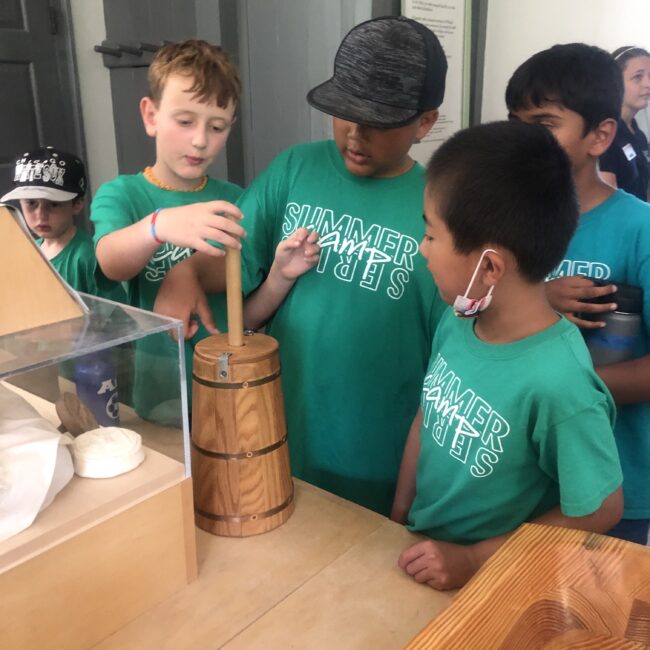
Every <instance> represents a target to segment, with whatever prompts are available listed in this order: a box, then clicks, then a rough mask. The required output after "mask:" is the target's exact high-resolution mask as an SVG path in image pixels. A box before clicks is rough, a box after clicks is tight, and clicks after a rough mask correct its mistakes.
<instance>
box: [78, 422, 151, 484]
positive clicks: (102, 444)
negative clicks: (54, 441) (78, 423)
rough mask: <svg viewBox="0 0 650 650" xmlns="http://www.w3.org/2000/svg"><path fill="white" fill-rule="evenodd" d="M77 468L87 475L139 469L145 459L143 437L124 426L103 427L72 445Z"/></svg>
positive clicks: (93, 476)
mask: <svg viewBox="0 0 650 650" xmlns="http://www.w3.org/2000/svg"><path fill="white" fill-rule="evenodd" d="M70 447H71V449H72V460H73V463H74V471H75V474H77V475H78V476H83V477H85V478H111V477H113V476H118V475H120V474H124V473H126V472H130V471H131V470H133V469H135V468H136V467H137V466H138V465H139V464H140V463H141V462H142V461H143V460H144V449H143V448H142V438H141V436H140V435H139V434H138V433H136V432H135V431H131V430H130V429H123V428H121V427H100V428H98V429H92V430H91V431H86V433H82V434H81V435H79V436H77V437H76V438H75V439H74V441H73V442H72V443H71V444H70Z"/></svg>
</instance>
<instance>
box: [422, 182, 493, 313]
mask: <svg viewBox="0 0 650 650" xmlns="http://www.w3.org/2000/svg"><path fill="white" fill-rule="evenodd" d="M424 223H425V230H424V237H423V238H422V242H421V243H420V253H421V254H422V255H423V257H424V258H425V259H426V261H427V269H429V272H430V273H431V275H432V276H433V280H434V282H435V283H436V286H437V287H438V291H439V292H440V297H441V298H442V299H443V300H444V301H445V302H446V303H447V304H449V305H452V304H453V303H454V300H455V299H456V296H458V295H463V294H464V293H465V290H466V289H467V284H468V282H469V280H470V278H471V277H472V272H473V270H474V266H475V264H476V261H477V260H475V259H474V258H473V256H471V255H465V254H463V253H459V252H458V251H457V250H456V249H455V247H454V239H453V237H452V234H451V233H450V232H449V229H448V228H447V225H446V224H445V222H444V221H443V220H442V219H441V218H440V217H439V216H438V210H437V208H436V200H435V196H433V193H432V191H431V189H430V186H429V185H427V187H426V189H425V190H424ZM477 284H478V282H474V285H475V286H476V285H477ZM474 288H475V287H472V291H471V292H470V297H476V296H474V295H473V293H474ZM484 293H485V292H484Z"/></svg>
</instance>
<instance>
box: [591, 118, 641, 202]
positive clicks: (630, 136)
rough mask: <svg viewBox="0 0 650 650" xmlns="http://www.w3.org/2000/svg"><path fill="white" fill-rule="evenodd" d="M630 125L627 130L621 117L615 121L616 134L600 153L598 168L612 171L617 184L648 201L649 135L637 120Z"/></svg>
mask: <svg viewBox="0 0 650 650" xmlns="http://www.w3.org/2000/svg"><path fill="white" fill-rule="evenodd" d="M632 128H633V130H632V131H630V129H629V128H628V126H627V124H625V122H624V121H623V120H619V121H618V129H617V131H616V137H615V138H614V140H613V142H612V144H611V145H610V147H609V149H608V150H607V151H606V152H605V153H604V154H603V155H602V156H601V157H600V169H601V171H603V172H610V173H612V174H615V175H616V184H617V185H618V187H620V188H621V189H623V190H625V191H626V192H628V193H629V194H634V196H638V197H639V198H640V199H642V200H643V201H647V200H648V180H650V163H649V157H648V156H649V154H648V139H647V138H646V137H645V134H644V133H643V131H641V129H639V126H638V124H637V123H636V120H632Z"/></svg>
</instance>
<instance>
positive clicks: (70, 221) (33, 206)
mask: <svg viewBox="0 0 650 650" xmlns="http://www.w3.org/2000/svg"><path fill="white" fill-rule="evenodd" d="M82 207H83V199H73V200H71V201H62V202H58V201H49V200H48V199H20V209H21V210H22V213H23V215H24V216H25V221H26V222H27V225H28V226H29V229H30V230H31V231H32V232H33V233H34V234H35V235H36V236H37V237H42V238H43V239H59V238H60V237H63V235H65V233H66V232H68V230H70V228H72V227H73V226H74V217H75V216H76V215H77V214H79V212H81V209H82Z"/></svg>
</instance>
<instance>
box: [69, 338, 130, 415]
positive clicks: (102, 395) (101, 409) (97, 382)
mask: <svg viewBox="0 0 650 650" xmlns="http://www.w3.org/2000/svg"><path fill="white" fill-rule="evenodd" d="M74 381H75V384H76V387H77V397H78V398H79V399H80V400H81V401H82V402H83V403H84V404H85V405H86V406H87V407H88V409H90V411H91V412H92V414H93V415H94V416H95V419H96V420H97V423H98V424H100V425H101V426H105V427H117V426H119V425H120V412H119V399H118V395H117V376H116V373H115V367H114V365H113V362H112V361H111V351H110V350H102V351H101V352H93V353H92V354H87V355H85V356H83V357H80V358H79V359H76V360H75V367H74Z"/></svg>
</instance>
